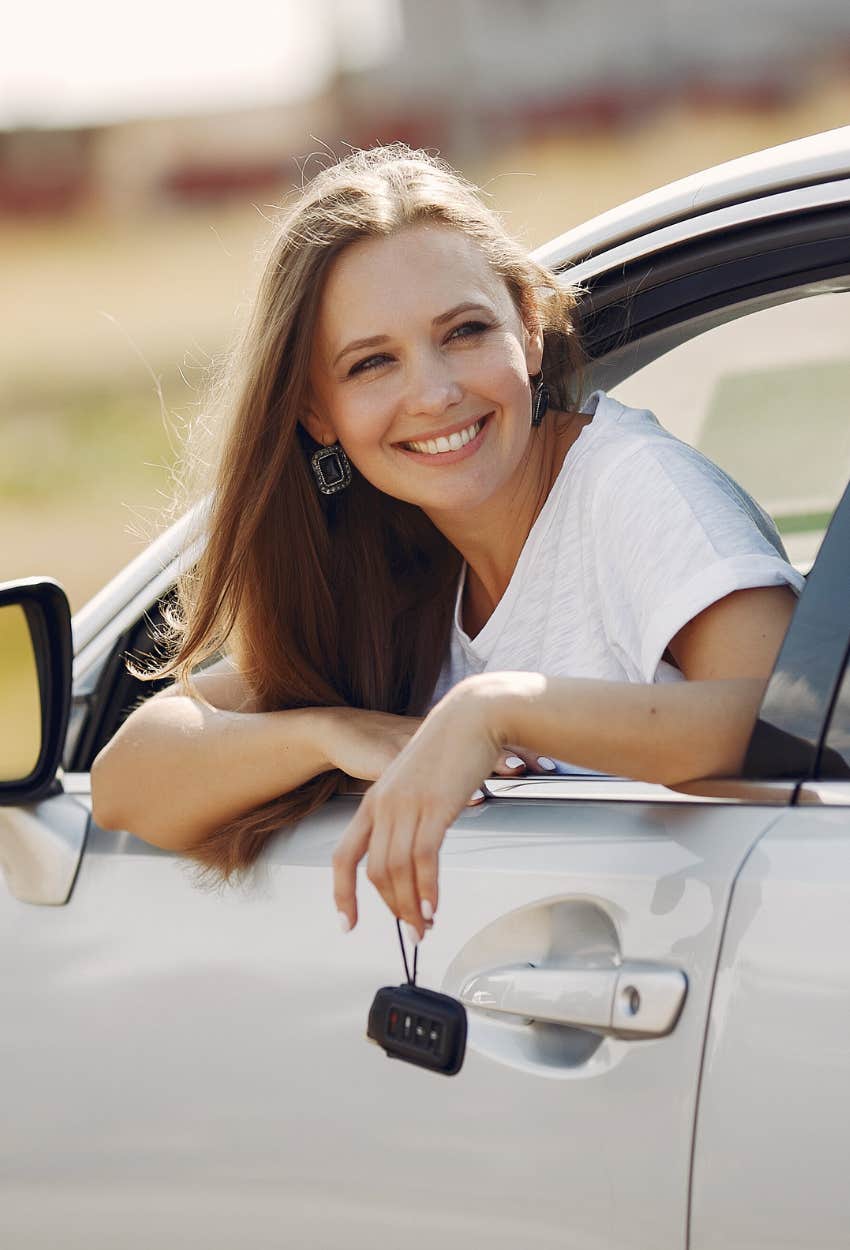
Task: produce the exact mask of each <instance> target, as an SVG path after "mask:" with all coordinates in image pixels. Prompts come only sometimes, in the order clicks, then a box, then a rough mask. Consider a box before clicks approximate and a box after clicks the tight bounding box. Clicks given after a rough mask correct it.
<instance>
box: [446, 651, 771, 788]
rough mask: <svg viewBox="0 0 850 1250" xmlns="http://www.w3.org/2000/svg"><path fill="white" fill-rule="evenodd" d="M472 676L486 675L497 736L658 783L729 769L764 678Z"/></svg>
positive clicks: (734, 765)
mask: <svg viewBox="0 0 850 1250" xmlns="http://www.w3.org/2000/svg"><path fill="white" fill-rule="evenodd" d="M470 680H471V681H472V682H480V683H482V685H481V686H480V687H479V691H478V693H479V694H480V695H481V696H482V697H483V699H484V701H485V702H484V706H485V713H484V714H485V717H486V719H487V723H488V725H489V727H490V729H491V732H492V733H493V734H494V736H495V738H496V739H497V741H498V742H499V743H500V744H501V745H506V744H507V743H514V744H517V745H521V746H523V747H526V748H527V749H529V750H531V751H535V752H538V753H539V754H541V755H547V756H551V757H554V758H556V759H562V760H568V761H569V762H570V763H572V764H578V765H581V766H582V767H584V768H592V769H594V770H596V771H598V772H606V773H613V774H616V775H618V776H623V777H632V778H634V779H635V780H640V781H653V782H660V783H661V784H663V785H676V784H678V783H680V782H684V781H689V780H694V779H697V778H700V777H722V776H734V775H735V774H736V773H737V772H738V771H739V770H740V767H741V764H742V762H743V758H744V754H745V752H746V749H747V744H748V742H749V739H750V734H751V732H752V727H753V724H754V723H755V718H756V715H757V712H758V708H759V705H760V703H761V699H762V695H763V693H764V689H765V685H766V679H764V678H760V677H758V678H749V677H748V678H736V679H734V680H724V681H683V682H670V683H664V684H659V685H639V684H633V683H630V682H611V681H597V680H590V679H583V678H557V677H545V676H544V675H542V674H539V673H492V674H482V675H481V676H480V677H477V678H472V679H470Z"/></svg>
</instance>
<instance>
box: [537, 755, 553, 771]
mask: <svg viewBox="0 0 850 1250" xmlns="http://www.w3.org/2000/svg"><path fill="white" fill-rule="evenodd" d="M537 763H538V764H539V765H540V767H541V768H545V769H546V771H547V772H548V773H553V772H554V771H555V769H556V768H557V767H558V765H557V764H556V763H555V761H554V760H550V759H549V757H548V756H547V755H538V757H537Z"/></svg>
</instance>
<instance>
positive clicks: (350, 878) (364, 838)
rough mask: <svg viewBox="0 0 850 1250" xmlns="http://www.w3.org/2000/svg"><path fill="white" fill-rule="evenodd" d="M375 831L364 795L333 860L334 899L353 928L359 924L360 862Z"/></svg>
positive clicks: (349, 925)
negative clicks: (358, 875)
mask: <svg viewBox="0 0 850 1250" xmlns="http://www.w3.org/2000/svg"><path fill="white" fill-rule="evenodd" d="M371 833H372V819H371V814H370V805H369V803H368V802H367V800H366V799H365V798H364V799H363V800H361V803H360V806H359V808H358V809H357V814H356V815H355V817H354V819H353V820H351V821H350V822H349V824H348V826H347V828H346V830H345V832H344V833H343V835H342V838H341V839H340V842H339V845H338V846H337V848H336V850H335V851H334V854H333V860H332V863H333V872H334V902H335V903H336V909H337V911H338V912H340V913H341V915H343V916H344V917H345V918H346V920H347V921H348V927H349V928H350V929H353V928H354V926H355V925H356V924H357V865H358V864H359V863H360V861H361V859H362V858H363V856H364V855H365V854H366V849H367V847H368V846H369V839H370V836H371ZM340 923H342V922H340Z"/></svg>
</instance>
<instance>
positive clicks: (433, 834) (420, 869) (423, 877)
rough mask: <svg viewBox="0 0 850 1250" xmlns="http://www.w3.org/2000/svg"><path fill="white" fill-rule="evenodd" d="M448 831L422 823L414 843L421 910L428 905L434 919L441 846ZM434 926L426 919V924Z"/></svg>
mask: <svg viewBox="0 0 850 1250" xmlns="http://www.w3.org/2000/svg"><path fill="white" fill-rule="evenodd" d="M445 836H446V831H445V829H444V828H442V827H441V826H440V824H439V823H432V824H430V825H429V824H427V823H425V822H421V823H420V825H419V828H418V829H417V831H416V837H415V838H414V842H413V866H414V870H415V872H416V891H417V893H418V895H419V899H420V908H421V907H422V905H423V904H426V905H427V906H426V911H427V910H428V907H430V910H431V916H432V917H433V916H434V914H435V913H436V911H437V904H438V902H439V896H440V881H439V869H440V846H441V845H442V842H443V838H444V837H445ZM429 923H430V924H433V920H430V921H429V919H428V918H427V917H426V919H425V924H429Z"/></svg>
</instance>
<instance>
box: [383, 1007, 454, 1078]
mask: <svg viewBox="0 0 850 1250" xmlns="http://www.w3.org/2000/svg"><path fill="white" fill-rule="evenodd" d="M366 1036H367V1037H370V1038H371V1039H372V1041H373V1042H377V1043H378V1045H379V1046H382V1047H383V1049H384V1050H385V1051H386V1052H387V1055H388V1057H389V1058H390V1059H406V1060H407V1062H408V1063H415V1064H418V1066H419V1067H420V1068H430V1069H431V1071H432V1072H442V1073H444V1075H445V1076H454V1075H455V1074H456V1073H458V1072H460V1069H461V1066H462V1065H463V1056H464V1054H465V1053H466V1008H465V1007H464V1005H463V1003H459V1002H458V1000H457V999H456V998H450V997H449V995H448V994H438V993H437V992H436V990H425V989H422V988H421V987H420V986H418V985H411V984H407V985H385V986H384V987H383V988H382V989H380V990H378V992H377V994H376V995H375V1000H374V1002H373V1003H372V1006H371V1009H370V1011H369V1025H368V1027H367V1029H366Z"/></svg>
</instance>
